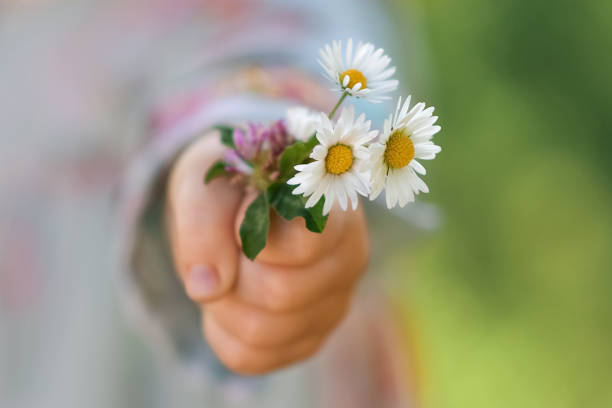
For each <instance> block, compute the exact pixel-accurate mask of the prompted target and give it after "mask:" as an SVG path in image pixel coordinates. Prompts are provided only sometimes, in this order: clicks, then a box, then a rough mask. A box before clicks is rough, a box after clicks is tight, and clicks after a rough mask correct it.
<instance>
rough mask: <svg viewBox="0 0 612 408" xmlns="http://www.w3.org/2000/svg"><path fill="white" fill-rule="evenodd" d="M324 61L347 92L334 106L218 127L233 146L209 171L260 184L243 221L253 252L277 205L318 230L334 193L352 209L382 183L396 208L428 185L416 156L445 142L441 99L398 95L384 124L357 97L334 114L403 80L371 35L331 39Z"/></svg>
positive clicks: (382, 95)
mask: <svg viewBox="0 0 612 408" xmlns="http://www.w3.org/2000/svg"><path fill="white" fill-rule="evenodd" d="M318 62H319V64H320V65H321V66H322V67H323V70H324V71H325V75H326V77H328V79H329V80H330V81H331V82H332V83H334V85H335V87H334V90H337V91H339V92H340V98H339V100H338V103H337V104H336V106H335V107H334V108H333V109H332V110H331V112H329V114H325V113H322V112H313V111H310V110H309V109H307V108H305V107H295V108H291V109H289V110H288V111H287V115H286V118H285V119H281V120H278V121H276V122H273V123H271V124H267V125H263V124H258V123H249V124H247V125H246V126H245V127H244V128H234V127H230V126H217V129H218V130H219V131H220V134H221V142H222V143H223V144H224V145H225V146H227V147H228V150H227V151H226V153H225V156H224V158H223V160H220V161H218V162H216V163H215V164H214V165H212V166H211V167H210V168H209V170H208V171H207V173H206V175H205V176H204V180H205V182H206V183H208V182H210V181H211V180H213V179H215V178H217V177H221V176H229V177H231V178H232V179H234V180H235V181H237V182H241V183H244V184H245V186H247V185H248V186H251V188H255V189H256V190H257V191H258V192H259V194H258V196H257V198H256V199H255V200H254V201H253V202H252V203H251V204H250V206H249V207H248V208H247V211H246V214H245V217H244V221H243V222H242V224H241V227H240V238H241V241H242V250H243V252H244V254H245V255H246V256H247V257H248V258H249V259H251V260H253V259H255V257H256V256H257V254H258V253H259V252H260V251H261V250H262V249H263V248H264V247H265V245H266V238H267V235H268V229H269V226H270V211H271V209H274V211H276V212H277V213H278V214H279V215H280V216H281V217H283V218H285V219H286V220H291V219H293V218H295V217H303V218H304V220H305V222H306V227H307V228H308V229H309V230H310V231H313V232H317V233H320V232H322V231H323V229H324V228H325V223H326V221H327V215H328V214H329V211H330V210H331V208H332V207H333V205H334V203H335V202H336V201H337V202H338V204H339V205H340V207H341V208H342V210H344V211H346V210H347V209H348V207H349V205H350V207H351V208H352V209H353V210H355V209H356V208H357V205H358V195H362V196H365V197H369V198H370V200H374V199H375V198H377V197H378V196H379V195H380V194H381V192H382V190H383V189H384V190H385V193H386V204H387V207H388V208H389V209H391V208H393V207H394V206H396V205H398V204H399V206H400V207H403V206H405V205H406V204H407V203H409V202H412V201H414V197H415V195H416V194H419V193H420V192H425V193H427V192H428V191H429V189H428V188H427V185H426V184H425V183H424V182H423V180H421V178H419V176H418V174H421V175H424V174H425V167H423V165H422V164H421V163H420V162H418V161H417V159H418V160H431V159H433V158H435V156H436V154H437V153H439V152H440V150H441V149H440V147H439V146H437V145H435V144H434V143H433V141H432V138H433V136H434V135H435V134H436V133H438V132H439V131H440V126H437V125H435V123H436V121H437V119H438V117H437V116H433V111H434V108H433V107H428V108H426V106H425V103H423V102H420V103H417V104H415V105H414V106H413V107H412V108H411V107H410V102H411V98H410V96H408V97H407V98H406V99H405V100H404V101H402V98H401V97H400V98H399V100H398V101H397V105H396V108H395V112H393V113H391V114H390V115H389V117H388V119H386V120H385V123H384V128H383V129H382V132H379V131H378V130H372V129H370V121H369V120H366V117H365V114H363V113H362V114H361V115H359V116H356V113H355V109H354V107H352V106H350V107H343V108H342V109H341V110H340V113H339V117H338V119H337V120H336V121H334V120H333V119H334V116H335V114H336V112H337V111H338V109H339V108H340V107H341V105H342V103H343V102H344V101H345V99H346V98H347V97H354V98H362V99H365V100H368V101H370V102H373V103H378V102H381V101H382V100H384V99H389V96H387V95H386V94H388V93H390V92H392V91H395V90H396V89H397V86H398V81H397V80H395V79H392V76H393V74H394V73H395V67H389V64H390V63H391V58H389V57H388V56H387V55H385V54H384V50H383V49H381V48H379V49H376V48H375V47H374V45H372V44H371V43H359V44H357V46H356V48H355V49H353V41H352V40H351V39H349V40H348V41H347V43H346V48H345V49H343V47H342V42H341V41H334V42H333V43H332V44H331V46H330V45H326V46H325V47H324V48H323V49H321V50H320V60H319V61H318Z"/></svg>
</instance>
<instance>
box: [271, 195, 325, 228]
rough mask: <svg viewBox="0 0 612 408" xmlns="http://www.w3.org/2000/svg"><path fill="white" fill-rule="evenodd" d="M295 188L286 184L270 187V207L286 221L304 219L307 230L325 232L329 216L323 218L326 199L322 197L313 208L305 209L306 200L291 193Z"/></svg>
mask: <svg viewBox="0 0 612 408" xmlns="http://www.w3.org/2000/svg"><path fill="white" fill-rule="evenodd" d="M293 188H294V187H292V186H289V185H288V184H285V183H274V184H272V185H271V186H270V187H268V196H269V200H270V205H271V206H272V207H274V209H275V210H276V212H277V213H278V214H279V215H280V216H281V217H283V218H284V219H286V220H292V219H294V218H295V217H303V218H304V220H305V221H306V228H308V229H309V230H310V231H312V232H317V233H320V232H323V229H324V228H325V223H326V222H327V216H323V204H324V203H325V199H324V198H323V197H321V199H320V200H319V202H318V203H317V204H316V205H315V206H314V207H312V208H305V207H304V206H305V205H306V201H307V200H306V198H305V197H304V196H302V195H295V194H293V193H292V192H291V190H292V189H293Z"/></svg>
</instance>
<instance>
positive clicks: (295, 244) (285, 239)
mask: <svg viewBox="0 0 612 408" xmlns="http://www.w3.org/2000/svg"><path fill="white" fill-rule="evenodd" d="M256 197H257V194H256V193H250V194H248V195H247V196H246V197H245V199H244V201H243V202H242V204H241V206H240V209H239V210H238V215H237V216H236V224H235V227H234V228H235V231H236V242H237V243H240V233H239V231H240V224H242V220H243V219H244V214H245V212H246V210H247V208H248V206H249V205H250V204H251V202H252V201H253V200H254V199H255V198H256ZM347 218H348V216H347V213H345V212H344V211H334V212H332V214H330V216H329V218H328V220H327V224H326V226H325V229H324V231H323V232H322V233H320V234H319V233H315V232H311V231H309V230H308V229H307V228H306V223H305V221H304V219H303V218H302V217H296V218H294V219H293V220H291V221H287V220H285V219H283V218H281V217H280V216H279V215H278V214H277V213H276V211H271V213H270V230H269V233H268V238H267V241H266V246H265V248H264V249H263V250H262V251H261V252H260V253H259V255H257V258H256V261H257V262H263V263H269V264H274V265H278V266H299V265H307V264H309V263H312V262H313V261H315V260H316V259H318V258H320V257H321V256H323V255H324V254H325V253H328V252H330V251H331V250H332V249H333V248H334V246H335V245H336V244H337V242H338V241H339V239H340V238H341V236H342V234H343V232H344V228H345V225H346V222H347Z"/></svg>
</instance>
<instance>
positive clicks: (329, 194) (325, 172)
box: [287, 107, 378, 215]
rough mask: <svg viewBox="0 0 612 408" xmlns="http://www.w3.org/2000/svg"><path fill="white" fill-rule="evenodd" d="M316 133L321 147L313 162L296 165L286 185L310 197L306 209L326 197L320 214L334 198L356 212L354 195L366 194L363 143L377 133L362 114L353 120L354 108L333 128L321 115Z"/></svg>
mask: <svg viewBox="0 0 612 408" xmlns="http://www.w3.org/2000/svg"><path fill="white" fill-rule="evenodd" d="M315 130H316V135H317V139H318V141H319V143H320V144H318V145H317V146H315V148H314V149H313V150H312V153H311V154H310V158H311V159H313V162H311V163H308V164H300V165H297V166H295V169H296V170H297V171H298V173H297V174H296V175H295V176H294V177H293V178H291V179H290V180H289V181H287V184H290V185H297V186H298V187H297V188H295V189H294V190H293V194H304V196H307V197H308V196H310V197H309V198H308V201H307V202H306V208H310V207H313V206H315V205H316V204H317V203H318V202H319V199H320V198H321V196H325V205H324V206H323V215H326V214H328V213H329V211H330V210H331V208H332V206H333V204H334V201H335V200H336V199H338V202H339V203H340V207H342V209H343V210H346V209H347V207H348V200H350V201H351V206H352V208H353V210H354V209H356V208H357V204H358V200H357V193H359V194H361V195H364V196H367V195H368V193H369V181H370V180H369V172H368V170H367V169H365V166H364V164H366V163H367V159H368V149H367V147H365V146H364V144H365V143H368V142H369V141H371V140H372V139H373V138H375V137H376V135H377V134H378V131H376V130H375V131H370V121H367V122H366V120H365V115H364V114H361V115H360V116H359V117H358V118H357V119H355V109H354V108H353V107H349V108H345V109H343V110H342V112H341V113H340V117H339V118H338V121H337V122H336V124H335V125H333V124H332V122H331V121H330V120H329V118H328V117H327V116H326V115H324V114H321V116H320V121H319V123H318V124H317V126H316V129H315ZM347 197H348V200H347Z"/></svg>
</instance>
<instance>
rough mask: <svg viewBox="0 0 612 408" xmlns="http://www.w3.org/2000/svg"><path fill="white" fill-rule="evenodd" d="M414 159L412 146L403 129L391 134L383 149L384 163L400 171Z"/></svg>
mask: <svg viewBox="0 0 612 408" xmlns="http://www.w3.org/2000/svg"><path fill="white" fill-rule="evenodd" d="M413 158H414V144H413V143H412V140H411V139H410V136H408V135H407V134H406V132H405V131H404V129H400V130H396V131H395V132H393V133H391V136H389V139H388V140H387V148H386V149H385V162H386V163H387V165H388V166H389V167H391V168H393V169H401V168H402V167H405V166H407V165H408V163H410V161H411V160H412V159H413Z"/></svg>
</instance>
